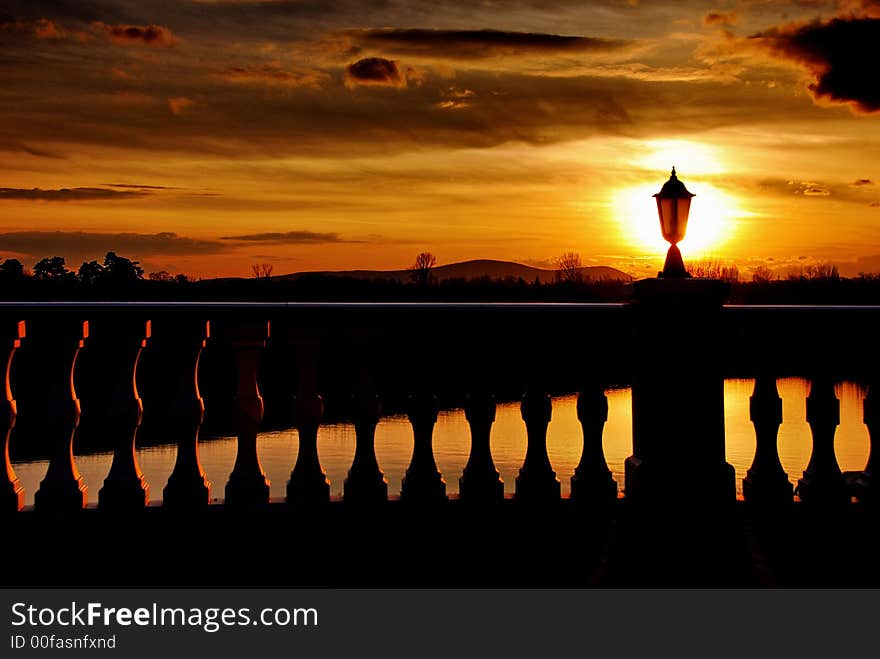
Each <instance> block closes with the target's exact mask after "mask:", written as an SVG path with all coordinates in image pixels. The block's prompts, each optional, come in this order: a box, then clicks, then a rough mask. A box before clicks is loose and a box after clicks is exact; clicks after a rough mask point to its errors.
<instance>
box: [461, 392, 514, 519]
mask: <svg viewBox="0 0 880 659" xmlns="http://www.w3.org/2000/svg"><path fill="white" fill-rule="evenodd" d="M464 413H465V418H466V419H467V422H468V425H469V426H470V428H471V451H470V455H469V456H468V461H467V464H466V465H465V467H464V471H463V472H462V475H461V478H460V479H459V481H458V491H459V498H461V500H462V501H466V502H468V503H469V504H476V505H487V504H496V503H500V502H501V501H503V499H504V481H503V480H501V474H500V473H498V470H497V469H496V468H495V463H494V462H493V461H492V448H491V445H490V435H491V432H492V424H493V423H495V398H494V397H493V396H492V395H491V394H485V393H477V394H471V395H469V396H468V397H467V398H466V400H465V404H464Z"/></svg>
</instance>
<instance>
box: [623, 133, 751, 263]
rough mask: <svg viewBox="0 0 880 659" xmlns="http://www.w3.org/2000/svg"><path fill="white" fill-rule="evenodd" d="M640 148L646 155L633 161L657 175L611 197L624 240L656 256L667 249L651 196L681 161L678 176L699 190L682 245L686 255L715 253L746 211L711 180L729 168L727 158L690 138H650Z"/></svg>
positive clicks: (733, 230) (691, 257)
mask: <svg viewBox="0 0 880 659" xmlns="http://www.w3.org/2000/svg"><path fill="white" fill-rule="evenodd" d="M642 151H643V152H644V155H640V156H639V157H637V158H636V159H634V160H633V161H631V163H630V165H631V166H632V167H634V168H636V169H638V170H642V171H643V172H645V174H647V175H649V176H651V177H652V178H654V179H655V180H654V182H652V183H644V184H639V185H633V186H629V187H625V188H620V189H618V190H617V192H616V193H615V194H614V198H613V199H612V200H611V212H612V213H613V214H614V215H615V217H616V219H617V221H618V224H619V227H620V231H621V237H622V239H623V241H624V242H626V243H627V244H629V245H631V246H633V247H637V248H640V249H641V250H645V251H649V252H656V253H657V254H658V256H660V255H663V254H665V253H666V250H667V249H668V247H669V244H668V243H667V242H666V241H665V240H663V236H662V235H661V234H660V224H659V219H658V216H657V203H656V201H655V200H654V197H653V195H654V194H655V193H656V192H658V191H659V190H660V187H661V186H662V185H663V183H664V182H665V181H666V179H667V178H668V177H669V171H670V169H671V167H672V165H677V166H678V174H679V178H681V180H682V181H683V182H684V184H685V185H686V186H687V188H688V190H690V191H691V192H693V193H694V194H695V195H696V196H695V197H694V199H693V201H692V202H691V210H690V217H689V220H688V227H687V234H686V235H685V238H684V240H682V241H681V243H680V244H679V246H680V247H681V250H682V253H683V255H684V258H685V260H687V259H693V258H699V257H701V256H707V255H717V254H718V253H719V252H720V251H721V249H722V248H723V247H724V246H725V245H726V244H727V243H728V242H729V241H730V239H731V238H732V237H733V234H734V232H735V230H736V223H737V219H738V218H740V217H742V216H743V215H745V213H744V211H743V210H742V209H741V208H740V207H739V205H738V203H737V200H736V199H735V198H734V197H732V196H731V195H730V194H728V193H726V192H724V191H723V190H721V189H720V188H718V187H717V186H715V185H713V184H712V183H711V182H709V181H710V180H711V178H712V177H713V176H716V175H719V174H724V173H726V172H727V171H728V167H727V164H726V163H725V160H724V158H723V157H722V156H721V154H720V153H719V152H718V150H717V149H715V148H714V147H712V146H710V145H704V144H699V143H695V142H688V141H686V140H652V141H649V142H646V143H645V144H644V148H643V149H642ZM649 173H650V174H649ZM707 179H708V180H707Z"/></svg>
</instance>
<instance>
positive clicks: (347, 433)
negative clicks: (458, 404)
mask: <svg viewBox="0 0 880 659" xmlns="http://www.w3.org/2000/svg"><path fill="white" fill-rule="evenodd" d="M753 387H754V380H727V381H725V385H724V393H725V429H726V437H727V442H726V444H727V460H728V462H730V463H731V464H732V465H733V466H734V468H735V469H736V477H737V493H738V494H742V478H743V477H744V476H745V473H746V470H747V469H748V468H749V466H750V465H751V462H752V458H753V457H754V453H755V432H754V428H753V426H752V424H751V421H749V396H750V395H751V393H752V389H753ZM778 387H779V394H780V396H781V397H782V409H783V423H782V426H781V427H780V429H779V454H780V458H781V460H782V466H783V467H784V468H785V471H786V472H787V473H788V475H789V478H791V480H792V482H795V483H796V482H797V479H798V478H800V476H801V472H803V470H804V468H805V467H806V465H807V462H808V461H809V458H810V450H811V437H810V428H809V426H808V425H807V422H806V419H805V415H806V412H805V398H806V396H807V394H808V393H809V383H808V382H807V381H805V380H802V379H799V378H788V379H781V380H779V382H778ZM835 391H836V392H837V396H838V398H840V426H839V427H838V429H837V435H836V441H835V446H836V450H837V459H838V462H839V463H840V467H841V469H843V470H859V469H862V468H864V466H865V463H866V461H867V458H868V447H869V442H868V431H867V428H866V427H865V425H864V424H863V423H862V399H863V398H864V395H865V390H864V388H862V387H861V386H859V385H857V384H855V383H852V382H843V383H839V384H838V385H837V386H836V387H835ZM607 395H608V423H607V424H606V426H605V435H604V445H605V455H606V457H607V459H608V466H609V467H610V468H611V471H612V472H613V474H614V478H615V480H616V481H617V483H618V486H619V487H620V488H621V489H622V488H623V487H624V485H625V484H624V478H623V462H624V460H625V459H626V458H627V457H628V456H629V455H630V454H631V453H632V415H631V392H630V390H629V389H610V390H608V391H607ZM575 403H576V396H574V395H569V396H558V397H555V398H554V399H553V418H552V421H551V422H550V426H549V429H548V433H547V446H548V452H549V454H550V460H551V462H552V463H553V468H554V469H555V470H556V474H557V476H558V478H559V480H560V481H561V482H562V492H563V495H567V494H568V492H569V490H570V485H571V484H570V479H571V475H572V473H573V472H574V468H575V466H576V465H577V463H578V460H579V459H580V453H581V446H582V433H581V427H580V423H579V422H578V420H577V411H576V409H575ZM12 441H13V442H14V441H16V438H15V435H14V434H13V439H12ZM469 447H470V429H469V427H468V424H467V421H466V420H465V417H464V412H463V411H462V410H446V411H442V412H441V413H440V416H439V419H438V420H437V425H436V427H435V430H434V453H435V456H436V459H437V466H438V467H439V468H440V470H441V471H442V472H443V476H444V478H445V479H446V483H447V492H448V493H449V494H455V493H457V492H458V478H459V476H461V472H462V469H463V468H464V465H465V463H466V462H467V456H468V452H469ZM354 449H355V433H354V428H353V427H352V426H351V425H349V424H338V425H327V426H322V427H321V429H320V431H319V433H318V450H319V453H320V456H321V462H322V464H323V466H324V469H325V470H326V472H327V477H328V478H329V479H330V487H331V493H332V494H333V495H336V496H341V494H342V485H343V480H344V479H345V476H346V474H347V472H348V468H349V466H350V465H351V460H352V457H353V456H354ZM258 450H259V454H260V460H261V461H262V464H263V469H264V470H265V471H266V474H267V477H268V478H269V480H270V481H271V488H272V496H273V497H279V498H282V497H284V495H285V487H286V483H287V480H288V478H289V477H290V470H291V469H292V468H293V464H294V461H295V460H296V452H297V433H296V431H295V430H293V429H290V430H283V431H275V432H266V433H262V434H261V435H260V436H259V438H258ZM235 451H236V442H235V439H234V438H231V437H230V438H216V439H209V440H204V441H202V442H201V444H200V455H201V460H202V466H203V467H204V469H205V471H206V472H207V474H208V477H209V479H210V480H211V481H212V483H213V489H212V494H213V496H215V497H222V496H223V488H224V487H225V484H226V480H227V478H228V475H229V472H230V471H231V470H232V465H233V462H234V461H235ZM525 451H526V430H525V425H524V424H523V421H522V418H521V417H520V411H519V404H518V403H500V404H499V405H498V411H497V415H496V421H495V424H494V426H493V427H492V454H493V456H494V458H495V464H496V466H497V467H498V469H499V471H500V472H501V477H502V478H503V479H504V485H505V493H506V494H508V495H510V494H513V490H514V479H515V478H516V475H517V472H518V470H519V468H520V467H521V466H522V462H523V459H524V457H525ZM175 453H176V447H175V446H171V445H169V446H155V447H148V448H139V449H138V451H137V454H138V459H139V461H140V465H141V469H142V470H143V472H144V476H145V477H146V479H147V481H148V482H149V483H150V495H151V499H154V500H156V499H161V496H162V488H163V487H164V486H165V483H166V482H167V480H168V475H169V474H170V473H171V469H172V467H173V465H174V460H175ZM376 453H377V455H378V458H379V464H380V466H381V467H382V470H383V471H384V472H385V476H386V478H387V479H388V492H389V494H391V495H397V494H399V493H400V481H401V478H402V477H403V474H404V472H405V471H406V468H407V466H408V464H409V460H410V455H411V453H412V429H411V426H410V424H409V421H408V420H407V418H406V417H405V416H391V417H386V418H384V419H382V421H381V422H380V423H379V426H378V427H377V429H376ZM111 457H112V456H111V454H109V453H103V454H102V453H99V454H93V455H87V456H78V457H77V466H78V468H79V470H80V473H81V474H82V476H83V478H84V479H85V482H86V484H87V485H88V487H89V492H88V495H89V502H90V503H94V502H96V501H97V497H98V490H99V489H100V488H101V486H102V484H103V481H104V478H105V477H106V475H107V471H108V470H109V468H110V461H111ZM47 465H48V463H47V462H46V461H38V462H28V463H16V464H15V471H16V473H17V475H18V477H19V479H20V480H21V483H22V485H23V486H24V487H25V491H26V503H27V504H32V503H33V499H34V492H35V491H36V489H37V488H38V487H39V483H40V481H41V480H42V478H43V476H44V475H45V472H46V468H47Z"/></svg>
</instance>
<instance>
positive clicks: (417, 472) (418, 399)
mask: <svg viewBox="0 0 880 659" xmlns="http://www.w3.org/2000/svg"><path fill="white" fill-rule="evenodd" d="M438 411H439V406H438V404H437V397H436V396H433V395H431V394H428V393H418V394H415V395H413V396H410V397H409V410H408V413H409V422H410V424H411V425H412V429H413V452H412V459H411V460H410V463H409V467H408V468H407V470H406V475H405V476H404V477H403V482H402V484H401V490H400V499H401V501H404V502H407V503H417V504H422V505H431V504H437V503H442V502H444V501H446V481H445V480H443V475H442V474H441V473H440V470H439V469H437V462H436V461H435V460H434V446H433V442H434V424H436V423H437V413H438Z"/></svg>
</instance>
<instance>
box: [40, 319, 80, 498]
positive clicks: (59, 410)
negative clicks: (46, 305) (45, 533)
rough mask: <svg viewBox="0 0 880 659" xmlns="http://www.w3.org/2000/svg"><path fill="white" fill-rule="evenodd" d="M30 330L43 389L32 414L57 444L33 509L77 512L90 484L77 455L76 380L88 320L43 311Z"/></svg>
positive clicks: (78, 404)
mask: <svg viewBox="0 0 880 659" xmlns="http://www.w3.org/2000/svg"><path fill="white" fill-rule="evenodd" d="M28 331H29V334H30V336H29V338H28V344H29V348H28V349H29V350H33V353H34V355H35V356H36V361H37V362H38V366H37V367H38V368H39V369H40V371H39V373H40V375H39V377H40V386H41V387H42V391H43V392H44V393H45V395H43V396H41V397H40V398H38V399H37V398H35V399H34V400H33V401H32V404H34V405H35V409H34V410H33V412H34V416H33V417H32V418H35V420H36V425H37V426H38V427H39V428H40V431H41V432H44V433H45V434H46V437H47V438H48V440H49V442H50V443H51V445H52V447H53V448H52V455H51V457H50V459H49V468H48V469H47V470H46V476H45V478H43V481H42V482H41V483H40V487H39V489H38V490H37V491H36V493H35V494H34V509H35V510H37V511H39V512H46V513H51V514H57V513H68V512H75V511H78V510H82V508H83V507H85V505H86V502H87V494H86V492H87V488H86V485H85V483H84V482H83V479H82V476H80V473H79V470H78V469H77V468H76V462H75V461H74V458H73V439H74V436H75V434H76V429H77V427H78V426H79V419H80V412H81V410H80V403H79V399H78V398H77V397H76V389H75V388H74V386H73V383H74V370H75V368H76V358H77V355H79V351H80V349H81V348H82V347H83V345H85V340H86V339H87V338H88V336H89V323H88V321H83V320H81V319H78V318H76V317H74V316H67V317H65V316H64V315H60V316H58V317H52V316H50V315H45V314H40V315H39V316H38V317H37V318H35V320H34V321H33V322H31V323H29V324H28ZM37 407H38V408H39V409H37Z"/></svg>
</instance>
